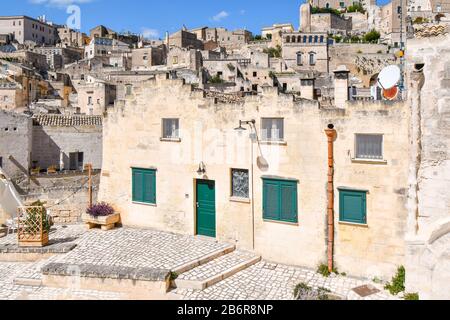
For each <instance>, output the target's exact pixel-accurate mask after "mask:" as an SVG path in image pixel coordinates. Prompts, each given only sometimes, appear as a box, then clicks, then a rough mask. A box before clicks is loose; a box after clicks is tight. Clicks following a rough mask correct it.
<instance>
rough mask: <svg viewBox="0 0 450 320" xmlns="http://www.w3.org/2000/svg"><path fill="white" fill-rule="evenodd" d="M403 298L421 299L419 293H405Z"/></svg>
mask: <svg viewBox="0 0 450 320" xmlns="http://www.w3.org/2000/svg"><path fill="white" fill-rule="evenodd" d="M403 298H404V299H405V300H419V294H418V293H405V295H404V297H403Z"/></svg>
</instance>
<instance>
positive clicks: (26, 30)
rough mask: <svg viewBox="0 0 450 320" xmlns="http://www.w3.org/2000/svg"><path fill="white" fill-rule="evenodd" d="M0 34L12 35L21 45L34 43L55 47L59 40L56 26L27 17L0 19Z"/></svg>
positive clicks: (4, 17) (5, 17)
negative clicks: (29, 42)
mask: <svg viewBox="0 0 450 320" xmlns="http://www.w3.org/2000/svg"><path fill="white" fill-rule="evenodd" d="M0 34H11V35H12V36H13V37H12V38H13V39H14V40H16V41H17V42H18V43H20V44H24V43H25V42H26V41H32V42H35V43H37V44H43V45H55V44H56V40H57V38H58V32H57V30H56V28H55V27H54V26H52V25H50V24H48V23H47V22H45V21H40V20H36V19H33V18H30V17H27V16H3V17H0Z"/></svg>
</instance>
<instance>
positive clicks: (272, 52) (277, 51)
mask: <svg viewBox="0 0 450 320" xmlns="http://www.w3.org/2000/svg"><path fill="white" fill-rule="evenodd" d="M263 52H264V53H266V54H268V55H269V58H281V53H282V49H281V47H280V46H279V45H277V46H276V48H266V49H264V50H263Z"/></svg>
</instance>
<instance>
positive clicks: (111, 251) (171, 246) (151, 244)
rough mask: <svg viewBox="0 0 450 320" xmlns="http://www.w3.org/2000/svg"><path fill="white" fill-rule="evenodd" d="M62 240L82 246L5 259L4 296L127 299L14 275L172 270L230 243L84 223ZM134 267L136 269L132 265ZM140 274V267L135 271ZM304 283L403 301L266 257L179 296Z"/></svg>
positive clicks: (264, 291) (224, 260) (193, 274)
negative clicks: (76, 269) (78, 269)
mask: <svg viewBox="0 0 450 320" xmlns="http://www.w3.org/2000/svg"><path fill="white" fill-rule="evenodd" d="M15 237H16V235H9V236H7V237H4V238H1V239H0V244H11V243H15V241H14V240H15V239H16V238H15ZM50 238H51V239H52V240H58V241H60V242H61V243H75V244H76V245H77V246H76V247H75V248H74V249H73V250H71V251H70V252H68V253H64V254H59V255H55V256H53V257H51V258H50V259H47V260H41V261H38V262H33V263H29V262H27V263H24V262H14V263H12V262H0V275H1V276H0V300H4V299H13V300H17V299H23V300H26V299H30V300H56V299H58V300H59V299H62V300H64V299H67V300H70V299H81V300H82V299H93V300H104V299H105V300H115V299H123V298H126V297H124V295H123V294H120V293H113V292H101V291H95V290H74V289H57V288H47V287H42V286H39V285H37V286H24V285H17V284H14V279H21V278H22V279H32V280H39V279H41V277H42V274H41V268H45V266H48V265H50V266H51V265H54V266H55V264H59V265H61V266H64V267H67V265H70V264H71V265H74V266H76V265H89V268H94V269H96V270H100V271H101V270H116V269H117V270H118V269H120V270H125V269H126V270H131V269H132V268H136V269H137V270H139V269H140V270H143V269H144V270H145V268H148V270H154V269H169V270H173V269H174V268H176V267H178V266H180V265H183V264H185V263H187V262H189V261H195V260H198V259H200V258H201V257H204V256H205V255H208V254H211V253H212V252H215V251H217V250H223V249H224V248H227V247H228V245H227V244H221V243H217V242H215V241H210V240H205V239H203V238H199V237H192V236H183V235H175V234H170V233H164V232H159V231H153V230H141V229H131V228H122V229H116V230H112V231H108V232H103V231H101V230H95V229H94V230H91V231H89V232H88V231H87V230H86V229H85V227H84V226H79V225H74V226H69V227H67V228H62V227H57V228H56V229H55V230H53V231H52V234H51V235H50ZM246 258H247V256H246V253H244V252H240V251H235V252H233V253H231V254H228V255H226V256H222V257H219V258H217V259H215V260H213V261H211V262H209V263H207V264H205V265H203V266H200V267H198V268H196V269H197V270H195V269H193V270H192V271H189V272H187V273H185V274H184V275H180V276H181V277H186V278H189V279H204V278H206V277H209V276H210V275H211V274H213V273H214V272H216V271H217V270H219V268H220V269H222V268H227V267H229V266H231V265H233V264H236V263H239V261H242V260H243V259H246ZM127 268H131V269H127ZM133 272H137V271H133ZM300 282H304V283H305V284H307V285H308V286H310V287H313V288H314V289H318V288H326V289H329V290H330V291H331V292H332V293H333V294H336V295H339V296H341V297H342V298H343V299H357V300H363V299H366V300H372V299H379V300H387V299H398V298H397V297H393V296H391V295H390V294H389V293H388V292H386V291H385V290H383V288H382V286H380V285H376V284H373V283H372V285H375V286H376V287H377V288H378V289H380V292H378V293H376V294H374V295H370V296H368V297H364V298H363V297H360V296H359V295H358V294H356V293H355V292H354V291H353V290H352V289H353V288H356V287H358V286H361V285H364V284H370V283H371V282H370V281H363V280H359V279H353V278H350V277H343V276H336V275H332V276H330V277H328V278H324V277H322V276H321V275H319V274H317V273H316V272H314V271H312V270H308V269H305V268H299V267H291V266H285V265H277V264H273V263H269V262H265V261H261V262H259V263H257V264H255V265H253V266H251V267H249V268H247V269H245V270H243V271H240V272H238V273H236V274H235V275H233V276H231V277H229V278H227V279H225V280H223V281H221V282H219V283H217V284H215V285H213V286H211V287H209V288H206V289H205V290H204V291H200V290H192V289H175V290H173V292H172V293H174V294H175V295H176V296H177V297H181V298H183V299H192V300H197V299H206V300H214V299H231V300H254V299H261V300H278V299H279V300H290V299H293V298H294V297H293V291H294V287H295V286H296V285H297V284H298V283H300Z"/></svg>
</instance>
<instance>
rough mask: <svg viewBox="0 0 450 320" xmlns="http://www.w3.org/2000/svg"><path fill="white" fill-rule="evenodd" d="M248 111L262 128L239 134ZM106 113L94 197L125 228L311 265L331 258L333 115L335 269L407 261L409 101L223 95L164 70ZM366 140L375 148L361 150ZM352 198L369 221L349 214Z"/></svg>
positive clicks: (362, 269) (371, 269) (389, 267)
mask: <svg viewBox="0 0 450 320" xmlns="http://www.w3.org/2000/svg"><path fill="white" fill-rule="evenodd" d="M231 101H233V102H231ZM155 115H157V116H155ZM252 119H254V120H255V128H256V133H257V135H255V131H254V129H253V130H250V127H248V126H245V127H246V128H247V129H248V130H247V131H244V132H243V131H240V130H235V128H236V127H238V126H239V123H240V120H246V121H250V120H252ZM104 121H105V122H104V145H103V146H104V149H103V150H104V153H103V168H102V176H101V183H100V191H99V200H100V201H107V202H109V203H111V204H112V205H114V206H115V208H116V209H117V210H118V211H119V212H121V214H122V222H123V223H124V225H128V226H139V227H151V228H156V229H160V230H165V231H170V232H176V233H182V234H201V235H207V236H211V237H215V238H216V239H218V240H221V241H227V242H231V243H235V244H236V245H237V246H238V247H239V248H242V249H247V250H254V251H256V252H258V253H260V254H262V256H263V258H265V259H268V260H270V261H275V262H279V263H286V264H292V265H303V266H308V267H311V268H316V267H317V265H318V264H319V263H321V262H324V261H325V259H326V230H327V225H326V212H327V187H326V186H327V181H328V177H327V174H328V167H327V163H328V162H327V161H328V155H327V137H326V135H325V132H324V130H325V129H326V128H327V126H328V124H330V123H332V124H334V125H335V127H336V130H337V139H336V141H335V150H336V152H335V164H336V169H335V170H336V175H335V190H334V191H335V194H336V200H335V203H334V206H335V208H336V209H335V210H336V214H335V223H336V229H335V231H336V237H337V238H336V243H335V245H336V254H335V259H336V264H337V267H338V268H339V270H340V271H341V272H342V271H343V272H347V273H348V274H352V275H357V276H368V277H370V276H371V277H373V276H375V275H376V276H379V277H382V278H385V279H388V278H390V277H391V276H392V274H393V273H394V272H395V270H396V267H397V266H398V265H399V264H401V263H402V262H403V260H404V251H405V245H404V229H405V226H404V223H403V222H404V220H405V218H406V207H405V205H406V195H405V190H406V189H407V185H408V181H407V170H405V168H406V167H407V161H408V157H407V154H408V148H409V144H408V128H409V127H408V123H409V113H408V108H407V107H406V105H404V104H402V103H396V104H388V105H386V104H383V103H374V104H361V103H356V104H355V103H348V104H346V105H345V108H343V109H336V108H331V109H321V108H319V103H318V102H317V101H313V100H307V99H294V97H293V96H292V95H290V94H279V93H278V89H277V88H273V87H263V90H262V94H261V95H258V96H247V97H242V98H240V99H239V98H236V99H234V100H227V99H225V97H222V96H216V97H215V96H214V95H208V97H205V93H204V92H203V91H201V90H197V89H194V88H193V87H192V86H190V85H186V84H184V81H183V80H181V79H173V80H171V79H168V78H167V77H166V76H164V75H158V76H156V78H155V79H154V80H151V81H148V82H146V83H144V84H142V85H141V86H139V87H135V88H134V90H133V95H130V96H128V97H127V98H126V100H125V101H118V102H116V108H114V109H110V110H109V111H108V114H107V116H106V118H105V120H104ZM379 123H383V126H382V127H381V126H380V125H379ZM243 126H244V125H243ZM122 132H128V133H129V134H127V135H124V134H122ZM249 134H250V137H249ZM361 139H362V140H361ZM364 139H368V140H367V141H372V142H373V143H375V144H377V145H378V147H377V148H378V151H379V153H378V155H376V156H375V155H374V157H371V156H370V155H368V156H367V157H366V156H364V151H362V149H361V150H360V148H359V147H355V144H357V145H360V144H364V143H365V142H363V141H366V140H364ZM372 139H374V140H372ZM356 140H358V141H359V142H358V143H357V142H356ZM367 141H366V142H367ZM376 141H378V142H376ZM369 143H370V142H369ZM355 148H356V149H355ZM363 149H364V148H363ZM381 150H382V151H381ZM391 177H395V178H394V179H391ZM268 190H271V192H269V191H268ZM266 192H267V193H266ZM214 193H215V194H214ZM352 196H356V198H357V199H359V200H358V204H359V208H361V210H363V211H364V213H363V212H362V211H360V209H357V211H358V212H359V214H360V215H361V216H360V218H361V219H362V220H358V219H356V218H357V217H355V219H356V220H352V219H351V217H348V216H347V215H346V210H347V209H346V208H347V207H346V206H347V205H351V204H350V203H349V201H350V202H351V201H352V200H351V199H349V198H348V197H350V198H351V197H352ZM340 206H342V209H341V210H340V209H339V208H340ZM357 207H358V205H357ZM280 208H281V209H280ZM350 211H351V209H350ZM363 218H364V219H363Z"/></svg>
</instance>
